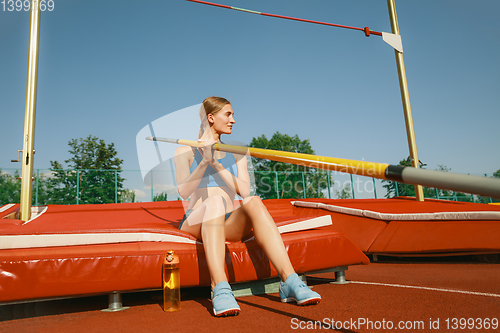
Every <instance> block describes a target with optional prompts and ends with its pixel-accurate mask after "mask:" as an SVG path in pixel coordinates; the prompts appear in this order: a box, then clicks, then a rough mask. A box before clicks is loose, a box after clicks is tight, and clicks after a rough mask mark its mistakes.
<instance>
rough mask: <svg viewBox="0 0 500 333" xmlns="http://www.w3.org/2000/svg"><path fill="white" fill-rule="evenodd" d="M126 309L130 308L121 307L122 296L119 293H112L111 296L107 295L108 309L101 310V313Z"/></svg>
mask: <svg viewBox="0 0 500 333" xmlns="http://www.w3.org/2000/svg"><path fill="white" fill-rule="evenodd" d="M128 308H130V307H129V306H123V305H122V294H121V293H119V292H118V291H114V292H112V293H111V294H109V301H108V308H107V309H103V310H102V311H103V312H116V311H122V310H127V309H128Z"/></svg>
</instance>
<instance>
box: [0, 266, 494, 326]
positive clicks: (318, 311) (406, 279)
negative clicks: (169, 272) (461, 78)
mask: <svg viewBox="0 0 500 333" xmlns="http://www.w3.org/2000/svg"><path fill="white" fill-rule="evenodd" d="M498 276H500V265H498V264H481V263H477V262H471V263H467V262H459V263H457V262H453V263H447V264H443V263H432V262H424V263H408V262H406V263H401V262H399V263H398V262H396V263H380V262H379V263H372V264H370V265H368V266H354V267H350V268H349V270H348V271H347V272H346V277H347V279H348V280H352V281H353V282H352V283H350V284H346V285H332V284H329V283H328V281H329V279H332V278H333V273H327V274H319V275H315V276H314V277H309V278H308V281H309V285H312V286H313V287H314V290H315V291H317V292H319V293H320V294H321V295H322V301H321V303H320V304H318V305H314V306H307V307H299V306H295V305H292V304H284V303H281V302H280V300H279V296H278V295H277V294H270V295H262V296H249V297H242V298H238V299H237V300H238V303H239V305H240V307H241V313H240V314H239V316H237V317H231V318H215V317H214V316H213V314H212V308H211V303H210V301H209V289H207V288H201V287H200V288H189V289H184V290H183V291H182V302H181V310H180V311H178V312H173V313H166V312H163V310H162V308H161V305H160V303H161V292H147V293H137V294H125V295H123V302H124V305H126V306H130V309H128V310H125V311H121V312H115V313H109V312H108V313H105V312H101V311H100V309H102V308H106V307H107V296H105V295H102V296H94V297H85V298H76V299H68V300H59V301H47V302H38V303H29V304H19V305H6V306H0V320H1V321H0V332H72V333H76V332H115V331H119V332H143V331H148V332H167V331H168V332H176V331H177V332H215V331H224V332H288V331H298V330H297V329H292V328H293V327H296V328H297V326H298V325H302V326H303V327H306V325H307V324H308V322H309V325H313V323H314V321H318V323H319V322H323V323H325V322H326V325H325V326H323V328H327V325H331V322H332V319H334V320H335V321H343V322H346V321H353V322H357V325H358V326H357V327H356V328H348V329H341V330H338V331H341V332H379V331H380V332H389V331H391V330H387V329H386V330H383V329H379V330H376V329H369V328H367V327H366V326H363V327H360V326H359V318H364V319H365V320H370V321H372V322H373V323H374V324H376V322H377V321H378V322H380V323H382V321H383V320H385V322H386V323H387V322H389V321H391V322H392V323H393V324H394V325H397V324H398V323H399V321H402V322H403V323H404V324H408V323H411V324H413V323H415V322H418V321H421V322H423V324H424V325H425V326H424V329H420V330H416V329H415V330H409V329H408V330H405V331H407V332H409V331H419V332H428V331H430V329H429V325H430V320H431V321H433V322H434V323H436V320H438V319H439V325H440V329H439V332H448V331H449V332H451V331H454V332H456V331H457V330H452V329H451V327H449V329H447V327H446V319H449V323H450V325H451V324H452V320H453V318H458V319H460V318H474V319H475V320H477V319H478V318H481V319H485V318H489V319H490V320H491V319H492V318H497V319H498V318H499V317H500V297H499V296H500V285H499V284H498V283H497V281H498ZM359 281H361V282H374V283H385V284H400V285H411V286H418V287H428V288H439V289H447V290H450V291H467V292H479V293H488V294H495V295H497V296H494V295H492V296H484V295H477V294H463V293H457V292H449V291H438V290H427V289H413V288H401V287H392V286H383V285H368V284H359V283H355V282H359ZM325 320H326V321H325ZM318 323H316V325H319V324H318ZM316 328H318V330H319V326H317V327H316ZM299 331H301V330H299ZM321 331H322V329H321ZM396 331H398V330H396ZM399 331H402V330H399ZM434 331H437V330H434ZM458 331H462V330H458ZM465 331H480V332H483V331H484V332H492V331H494V330H491V329H490V330H477V329H476V330H465ZM497 331H498V329H497Z"/></svg>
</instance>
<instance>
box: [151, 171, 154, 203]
mask: <svg viewBox="0 0 500 333" xmlns="http://www.w3.org/2000/svg"><path fill="white" fill-rule="evenodd" d="M154 199H155V196H154V193H153V170H151V202H153V201H155V200H154Z"/></svg>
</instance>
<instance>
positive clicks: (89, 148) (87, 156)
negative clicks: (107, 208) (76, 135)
mask: <svg viewBox="0 0 500 333" xmlns="http://www.w3.org/2000/svg"><path fill="white" fill-rule="evenodd" d="M68 145H69V146H70V150H69V153H70V154H71V158H69V159H67V160H65V161H64V162H65V163H67V164H68V168H69V170H64V169H63V166H62V164H61V163H59V162H57V161H50V165H51V168H50V170H51V171H52V177H50V178H48V181H49V183H50V184H49V187H50V188H51V189H52V193H51V197H50V199H49V200H48V201H49V203H52V204H75V203H80V204H82V203H87V204H100V203H113V202H115V195H116V196H117V197H118V198H117V199H118V200H117V201H120V198H121V196H118V193H121V192H122V191H123V180H124V179H123V178H122V177H121V164H122V163H123V160H121V159H119V158H118V157H116V156H117V155H118V152H117V151H116V149H115V146H114V144H113V143H111V144H108V145H106V143H105V142H104V140H100V139H99V138H97V137H95V136H92V135H89V136H88V137H87V138H86V139H83V138H80V139H78V140H77V139H72V140H71V141H69V143H68Z"/></svg>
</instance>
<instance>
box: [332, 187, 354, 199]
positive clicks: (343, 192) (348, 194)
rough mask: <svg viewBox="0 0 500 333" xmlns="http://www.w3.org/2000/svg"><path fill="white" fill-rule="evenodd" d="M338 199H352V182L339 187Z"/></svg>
mask: <svg viewBox="0 0 500 333" xmlns="http://www.w3.org/2000/svg"><path fill="white" fill-rule="evenodd" d="M336 192H337V199H352V188H351V184H345V185H344V187H342V188H341V189H338V190H337V191H336Z"/></svg>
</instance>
